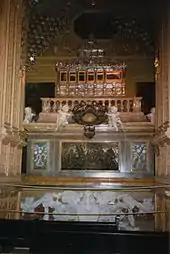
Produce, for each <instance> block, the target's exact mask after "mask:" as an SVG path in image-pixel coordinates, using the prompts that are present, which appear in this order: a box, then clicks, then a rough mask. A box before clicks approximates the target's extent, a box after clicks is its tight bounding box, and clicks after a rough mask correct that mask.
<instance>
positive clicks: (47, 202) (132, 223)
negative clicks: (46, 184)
mask: <svg viewBox="0 0 170 254" xmlns="http://www.w3.org/2000/svg"><path fill="white" fill-rule="evenodd" d="M21 210H22V212H23V214H22V217H27V218H29V217H31V218H33V217H35V218H38V217H39V219H42V220H54V221H55V220H56V221H98V222H99V221H100V222H115V219H116V216H117V215H119V216H120V223H119V228H120V229H122V230H154V216H153V214H152V211H153V210H154V197H153V194H151V193H150V192H149V191H148V192H143V193H141V192H137V191H136V192H135V191H133V192H121V190H120V191H116V192H115V191H112V190H105V191H103V190H102V191H100V190H98V191H90V190H88V191H87V190H80V191H75V190H62V189H61V190H57V191H55V192H46V193H42V192H38V193H37V192H36V193H34V192H31V193H29V194H28V193H25V194H24V193H23V197H22V202H21ZM38 212H41V213H39V214H38ZM33 213H35V214H33ZM43 213H44V214H43ZM48 213H49V214H48ZM137 213H138V214H137Z"/></svg>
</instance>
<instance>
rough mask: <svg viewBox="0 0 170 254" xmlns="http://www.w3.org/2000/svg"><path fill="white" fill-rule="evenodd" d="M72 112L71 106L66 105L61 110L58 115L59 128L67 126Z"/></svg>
mask: <svg viewBox="0 0 170 254" xmlns="http://www.w3.org/2000/svg"><path fill="white" fill-rule="evenodd" d="M71 115H72V113H70V112H69V106H68V105H64V106H63V107H62V108H61V109H60V110H59V111H58V116H57V122H56V123H57V129H58V128H59V127H60V126H66V125H67V124H68V119H69V118H70V117H71Z"/></svg>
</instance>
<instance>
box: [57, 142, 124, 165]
mask: <svg viewBox="0 0 170 254" xmlns="http://www.w3.org/2000/svg"><path fill="white" fill-rule="evenodd" d="M61 170H119V144H118V143H104V142H103V143H102V142H97V143H95V142H92V143H90V142H81V143H80V142H63V143H62V153H61Z"/></svg>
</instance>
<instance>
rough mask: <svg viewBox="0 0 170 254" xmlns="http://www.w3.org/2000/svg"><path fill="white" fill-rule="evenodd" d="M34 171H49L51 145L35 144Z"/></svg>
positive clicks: (46, 143)
mask: <svg viewBox="0 0 170 254" xmlns="http://www.w3.org/2000/svg"><path fill="white" fill-rule="evenodd" d="M32 152H33V167H32V168H33V169H35V170H47V169H48V160H49V158H48V153H49V143H48V142H46V141H44V142H43V141H40V142H38V141H37V142H35V143H33V151H32Z"/></svg>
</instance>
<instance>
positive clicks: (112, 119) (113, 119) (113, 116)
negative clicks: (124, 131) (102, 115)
mask: <svg viewBox="0 0 170 254" xmlns="http://www.w3.org/2000/svg"><path fill="white" fill-rule="evenodd" d="M106 114H107V115H108V119H109V127H114V129H115V131H118V130H119V128H122V121H121V119H120V117H119V112H118V108H117V107H116V106H112V107H110V108H109V110H108V113H106Z"/></svg>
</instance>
